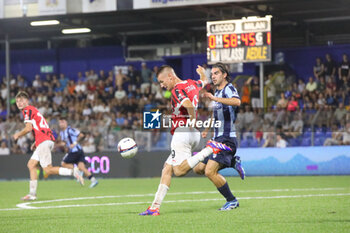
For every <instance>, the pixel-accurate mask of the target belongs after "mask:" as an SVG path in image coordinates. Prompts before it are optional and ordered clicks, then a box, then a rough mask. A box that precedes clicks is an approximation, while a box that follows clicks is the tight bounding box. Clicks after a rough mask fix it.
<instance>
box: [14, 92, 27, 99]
mask: <svg viewBox="0 0 350 233" xmlns="http://www.w3.org/2000/svg"><path fill="white" fill-rule="evenodd" d="M17 98H26V99H27V100H29V95H28V93H27V92H25V91H19V92H18V93H17V95H16V99H17Z"/></svg>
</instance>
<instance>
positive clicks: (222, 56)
mask: <svg viewBox="0 0 350 233" xmlns="http://www.w3.org/2000/svg"><path fill="white" fill-rule="evenodd" d="M271 17H272V16H270V15H269V16H265V17H263V18H258V17H248V18H242V19H239V20H224V21H208V22H207V42H208V46H207V60H208V63H209V64H214V63H216V62H223V63H242V62H266V61H271Z"/></svg>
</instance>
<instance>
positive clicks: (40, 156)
mask: <svg viewBox="0 0 350 233" xmlns="http://www.w3.org/2000/svg"><path fill="white" fill-rule="evenodd" d="M54 144H55V143H54V142H53V141H50V140H46V141H43V142H42V143H40V144H39V146H38V147H37V148H36V149H35V151H34V153H33V155H32V157H30V159H33V160H36V161H39V162H40V166H41V167H42V168H44V167H47V166H48V165H50V164H52V158H51V151H52V149H53V146H54Z"/></svg>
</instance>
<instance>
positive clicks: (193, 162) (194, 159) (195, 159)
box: [187, 147, 213, 168]
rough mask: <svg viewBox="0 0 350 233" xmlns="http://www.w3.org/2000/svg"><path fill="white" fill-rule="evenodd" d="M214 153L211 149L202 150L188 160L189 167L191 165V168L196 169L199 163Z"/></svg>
mask: <svg viewBox="0 0 350 233" xmlns="http://www.w3.org/2000/svg"><path fill="white" fill-rule="evenodd" d="M212 153H213V150H212V149H211V148H210V147H205V148H204V149H203V150H201V151H200V152H198V153H197V154H195V155H193V156H192V157H190V158H188V159H187V163H188V165H190V167H191V168H194V167H195V166H196V165H197V164H198V163H199V162H202V161H203V160H204V159H205V158H206V157H208V156H209V155H211V154H212Z"/></svg>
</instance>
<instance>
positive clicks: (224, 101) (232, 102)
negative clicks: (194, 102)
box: [204, 92, 241, 106]
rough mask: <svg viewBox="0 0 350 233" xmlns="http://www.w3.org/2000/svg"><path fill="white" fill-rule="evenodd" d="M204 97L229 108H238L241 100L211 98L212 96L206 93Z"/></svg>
mask: <svg viewBox="0 0 350 233" xmlns="http://www.w3.org/2000/svg"><path fill="white" fill-rule="evenodd" d="M204 96H205V97H207V98H209V99H211V100H213V101H215V102H219V103H222V104H225V105H231V106H240V105H241V100H240V99H239V98H235V97H234V98H220V97H216V96H213V94H211V93H209V92H206V93H204Z"/></svg>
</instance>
